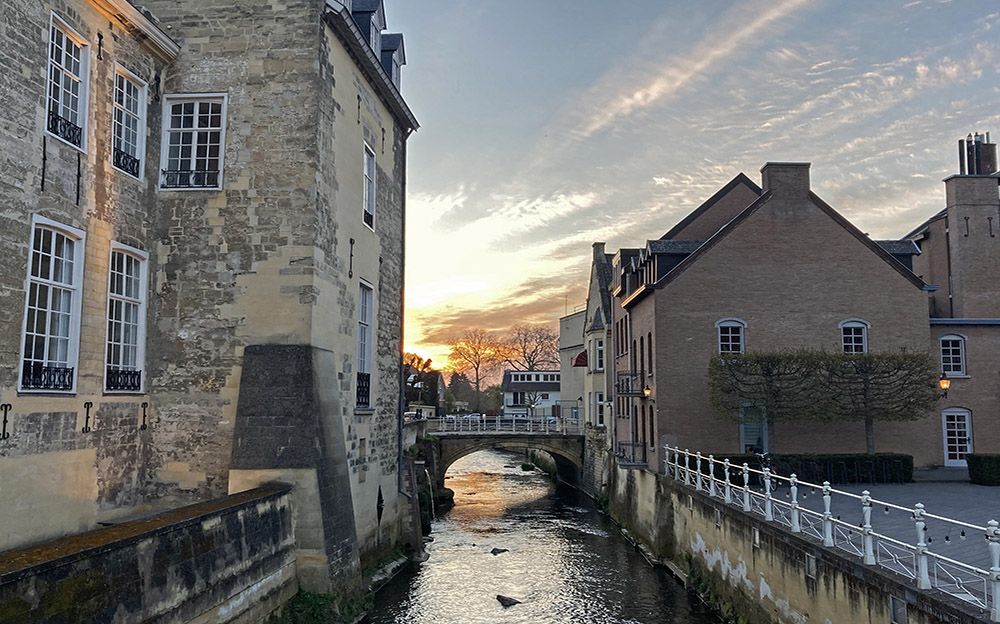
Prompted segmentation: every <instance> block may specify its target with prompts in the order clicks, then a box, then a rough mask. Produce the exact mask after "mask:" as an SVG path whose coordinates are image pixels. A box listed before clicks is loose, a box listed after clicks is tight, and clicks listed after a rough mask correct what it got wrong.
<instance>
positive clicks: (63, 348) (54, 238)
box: [18, 215, 86, 392]
mask: <svg viewBox="0 0 1000 624" xmlns="http://www.w3.org/2000/svg"><path fill="white" fill-rule="evenodd" d="M85 241H86V234H85V233H84V232H83V231H82V230H78V229H76V228H73V227H70V226H68V225H64V224H62V223H57V222H55V221H52V220H50V219H46V218H45V217H41V216H38V215H35V216H34V217H33V218H32V221H31V247H30V251H29V253H28V277H27V280H26V283H25V290H26V296H25V306H24V307H25V310H24V324H23V327H22V332H21V368H20V371H19V374H20V378H19V380H18V388H20V389H21V391H24V392H73V391H74V390H75V389H76V367H77V361H78V358H79V349H80V316H81V315H80V310H81V298H82V297H81V286H82V284H83V252H84V244H85Z"/></svg>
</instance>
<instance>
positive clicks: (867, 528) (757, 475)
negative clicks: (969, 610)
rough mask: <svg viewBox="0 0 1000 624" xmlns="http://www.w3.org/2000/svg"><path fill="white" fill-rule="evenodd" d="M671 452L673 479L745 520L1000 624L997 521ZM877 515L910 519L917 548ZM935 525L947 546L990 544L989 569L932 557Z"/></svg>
mask: <svg viewBox="0 0 1000 624" xmlns="http://www.w3.org/2000/svg"><path fill="white" fill-rule="evenodd" d="M665 450H666V454H665V459H664V462H665V469H666V473H667V475H668V476H670V477H672V478H673V479H675V480H676V481H679V482H681V483H683V484H684V485H686V486H689V487H692V488H694V489H695V490H697V491H699V492H704V493H706V494H707V495H708V496H711V497H713V498H718V499H721V500H722V501H724V502H725V503H726V504H727V505H732V506H735V507H738V508H741V509H742V510H743V511H744V512H747V513H752V514H756V515H759V516H763V517H764V519H765V520H767V521H768V522H774V523H777V524H780V525H783V526H784V527H786V528H787V529H789V530H790V531H791V532H792V533H799V534H804V535H807V536H809V537H811V538H814V539H816V540H819V541H820V542H822V543H823V545H824V546H829V547H833V548H837V549H839V550H842V551H844V552H847V553H849V554H851V555H853V556H856V557H860V558H861V559H862V560H863V561H864V563H865V564H866V565H876V566H879V567H882V568H885V569H887V570H890V571H892V572H895V573H896V574H900V575H902V576H904V577H907V578H909V579H911V580H912V581H914V583H915V584H916V586H917V588H918V589H937V590H939V591H942V592H945V593H947V594H949V595H951V596H953V597H955V598H958V599H960V600H964V601H965V602H968V603H971V604H973V605H975V606H977V607H979V608H981V609H983V610H984V611H989V613H990V619H991V621H993V622H1000V523H998V522H997V521H996V520H990V521H989V522H988V523H987V525H986V526H985V527H984V526H978V525H974V524H969V523H966V522H962V521H960V520H955V519H953V518H946V517H944V516H938V515H934V514H931V513H928V512H927V511H926V509H925V508H924V505H923V504H920V503H917V504H916V505H914V506H913V507H912V508H908V507H901V506H899V505H895V504H893V503H889V502H886V501H882V500H878V499H875V498H872V496H871V494H870V492H869V491H868V490H865V491H863V492H862V493H861V494H860V495H858V494H852V493H850V492H845V491H842V490H838V489H834V488H832V487H830V483H829V482H828V481H824V482H823V484H822V485H817V484H814V483H809V482H807V481H799V480H798V478H797V477H796V476H795V475H794V474H793V475H791V476H789V477H782V476H779V475H776V474H773V473H772V472H771V470H770V468H766V467H765V468H763V469H762V470H757V469H753V468H750V467H749V465H748V464H746V463H744V464H743V465H742V466H736V465H733V464H731V463H730V462H729V460H728V459H726V460H724V461H719V460H717V459H715V458H714V456H712V455H708V456H705V455H703V454H702V453H701V452H697V453H691V452H689V451H688V450H687V449H684V450H681V449H680V448H677V447H671V446H667V447H665ZM706 467H707V474H706V470H705V468H706ZM753 482H756V483H758V484H759V485H755V484H754V483H753ZM783 488H787V492H783V493H782V492H781V491H780V490H782V489H783ZM809 491H811V492H814V493H822V511H820V510H818V509H810V508H809V507H808V506H807V505H804V504H802V500H800V492H802V493H804V494H803V497H804V496H805V493H808V492H809ZM782 494H784V495H782ZM835 497H836V500H837V503H836V504H835V503H834V499H835ZM873 508H877V509H884V512H885V513H886V514H888V513H890V510H895V511H901V512H904V513H906V514H909V515H910V517H911V519H912V521H913V530H914V535H915V538H916V539H915V540H914V541H910V540H907V539H900V538H901V536H896V537H892V536H890V535H888V534H886V533H880V532H878V531H875V530H874V528H873V527H872V520H873V518H872V510H873ZM858 512H860V519H861V521H860V522H859V523H854V522H850V521H847V520H844V519H842V518H843V516H844V515H845V514H856V513H858ZM929 522H934V523H937V524H939V525H940V526H942V527H944V529H945V538H944V543H945V544H948V543H950V542H951V537H950V536H951V534H952V533H955V534H956V539H958V540H965V539H967V538H969V537H973V536H977V535H982V536H983V537H985V540H986V545H985V546H984V547H983V551H984V552H982V553H981V554H983V555H985V556H984V557H983V559H985V560H988V561H989V563H990V567H989V569H985V568H984V567H981V566H979V565H975V564H973V563H971V562H970V561H962V560H959V559H955V558H951V557H946V556H944V555H943V554H941V553H940V552H935V551H934V550H931V548H930V545H929V544H930V542H931V539H930V538H929V537H928V535H927V525H928V523H929ZM965 558H966V559H977V558H979V557H975V556H973V557H965Z"/></svg>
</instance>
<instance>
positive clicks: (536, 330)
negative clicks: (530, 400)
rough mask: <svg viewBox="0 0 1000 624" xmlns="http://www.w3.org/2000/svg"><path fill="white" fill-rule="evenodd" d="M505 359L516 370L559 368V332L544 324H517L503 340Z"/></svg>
mask: <svg viewBox="0 0 1000 624" xmlns="http://www.w3.org/2000/svg"><path fill="white" fill-rule="evenodd" d="M502 348H503V360H504V362H505V363H506V364H507V365H508V366H510V367H511V368H512V369H514V370H546V369H558V368H559V334H557V333H556V332H555V331H553V330H552V329H550V328H549V327H546V326H544V325H517V326H515V327H514V328H513V329H511V331H510V334H509V335H508V336H507V338H505V339H504V340H503V345H502Z"/></svg>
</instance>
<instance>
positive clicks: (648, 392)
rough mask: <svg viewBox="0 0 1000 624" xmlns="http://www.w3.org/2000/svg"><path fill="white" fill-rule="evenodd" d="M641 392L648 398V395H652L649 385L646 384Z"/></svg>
mask: <svg viewBox="0 0 1000 624" xmlns="http://www.w3.org/2000/svg"><path fill="white" fill-rule="evenodd" d="M642 394H643V396H645V397H646V398H647V399H648V398H649V397H651V396H653V391H652V389H650V387H649V385H647V386H646V387H645V388H643V389H642Z"/></svg>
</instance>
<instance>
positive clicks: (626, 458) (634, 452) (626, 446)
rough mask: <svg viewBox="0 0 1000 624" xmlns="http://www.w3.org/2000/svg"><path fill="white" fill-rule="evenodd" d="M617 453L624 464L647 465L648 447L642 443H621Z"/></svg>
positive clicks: (618, 445)
mask: <svg viewBox="0 0 1000 624" xmlns="http://www.w3.org/2000/svg"><path fill="white" fill-rule="evenodd" d="M616 451H617V453H616V455H617V456H618V460H619V462H620V463H622V464H642V465H645V464H646V446H645V445H644V444H643V443H642V442H619V443H618V444H617V447H616Z"/></svg>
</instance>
